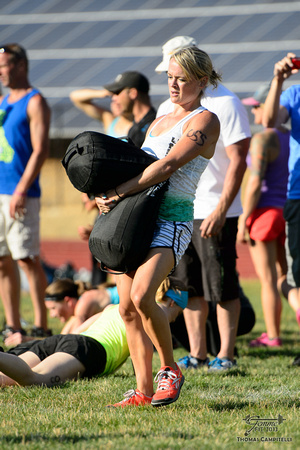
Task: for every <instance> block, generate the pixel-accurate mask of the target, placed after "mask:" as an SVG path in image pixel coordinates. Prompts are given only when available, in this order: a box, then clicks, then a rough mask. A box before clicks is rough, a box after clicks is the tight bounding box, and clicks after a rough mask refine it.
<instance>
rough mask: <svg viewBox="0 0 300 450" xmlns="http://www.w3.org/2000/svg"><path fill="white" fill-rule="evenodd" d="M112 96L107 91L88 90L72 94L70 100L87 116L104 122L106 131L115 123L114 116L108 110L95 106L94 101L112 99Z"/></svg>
mask: <svg viewBox="0 0 300 450" xmlns="http://www.w3.org/2000/svg"><path fill="white" fill-rule="evenodd" d="M111 95H112V94H111V93H110V92H109V91H107V90H106V89H89V88H86V89H78V90H76V91H73V92H71V94H70V100H71V101H72V102H73V103H74V105H75V106H76V108H78V109H80V110H81V111H83V112H84V113H85V114H86V115H87V116H89V117H91V118H92V119H96V120H100V122H103V126H104V128H105V130H106V129H107V128H108V126H109V125H110V123H111V122H112V121H113V119H114V116H113V114H112V112H111V111H109V110H108V109H106V108H102V107H101V106H99V105H95V104H94V103H93V100H94V99H97V98H98V99H99V98H106V97H111Z"/></svg>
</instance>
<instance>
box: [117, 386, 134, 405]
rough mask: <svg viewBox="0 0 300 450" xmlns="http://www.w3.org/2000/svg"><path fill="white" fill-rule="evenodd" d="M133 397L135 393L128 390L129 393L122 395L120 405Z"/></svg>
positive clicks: (132, 390)
mask: <svg viewBox="0 0 300 450" xmlns="http://www.w3.org/2000/svg"><path fill="white" fill-rule="evenodd" d="M135 395H136V391H135V390H134V389H129V391H127V392H125V394H123V396H124V400H122V401H121V402H120V403H125V402H127V400H129V399H130V398H132V397H134V396H135Z"/></svg>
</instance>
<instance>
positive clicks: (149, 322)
mask: <svg viewBox="0 0 300 450" xmlns="http://www.w3.org/2000/svg"><path fill="white" fill-rule="evenodd" d="M173 264H174V256H173V252H172V250H170V249H167V248H163V249H162V248H160V249H159V251H158V250H157V249H151V250H150V252H149V256H148V258H147V261H146V262H145V263H144V264H143V265H142V266H141V267H139V269H138V270H137V272H136V275H135V277H134V280H133V285H132V290H131V298H132V301H133V303H134V305H135V307H136V308H137V310H138V312H139V314H140V315H141V318H142V322H143V327H144V330H145V331H146V333H147V335H148V336H149V337H150V339H151V341H152V343H153V345H154V346H155V348H156V350H157V353H158V355H159V358H160V363H161V366H162V367H164V366H169V367H172V368H173V369H175V370H176V363H175V361H174V356H173V345H172V336H171V331H170V325H169V322H168V320H167V317H166V315H165V314H164V312H163V311H162V310H161V308H160V307H159V306H158V305H157V303H156V302H155V294H156V291H157V289H158V287H159V285H160V284H161V282H162V281H163V280H164V279H165V278H166V277H167V275H168V274H169V273H170V270H171V269H172V267H173Z"/></svg>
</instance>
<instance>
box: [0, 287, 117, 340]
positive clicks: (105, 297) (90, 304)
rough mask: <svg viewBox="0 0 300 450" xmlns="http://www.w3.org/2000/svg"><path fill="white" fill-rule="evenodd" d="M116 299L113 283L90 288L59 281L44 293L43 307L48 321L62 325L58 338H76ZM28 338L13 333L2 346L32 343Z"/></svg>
mask: <svg viewBox="0 0 300 450" xmlns="http://www.w3.org/2000/svg"><path fill="white" fill-rule="evenodd" d="M118 303H119V295H118V291H117V287H116V285H115V284H114V283H102V284H100V285H98V286H96V287H94V288H93V287H92V286H91V285H90V284H89V283H85V282H83V281H80V280H78V281H73V280H71V279H69V278H62V279H59V280H55V281H53V283H51V284H49V286H48V287H47V288H46V290H45V305H46V308H47V310H48V311H49V313H50V317H54V318H58V319H60V321H61V322H62V323H63V324H64V326H63V328H62V330H61V332H60V334H70V333H73V334H76V333H77V329H78V327H80V326H81V325H82V324H83V323H84V322H85V321H86V320H87V319H89V318H90V317H92V316H93V315H95V314H98V313H99V312H102V311H103V310H104V308H105V307H106V306H108V305H110V304H114V305H116V304H118ZM32 339H33V337H32V336H26V335H25V336H24V335H23V334H22V333H19V332H16V333H13V334H11V335H9V336H8V337H7V338H6V339H5V341H4V343H5V345H6V346H7V347H11V346H14V347H15V346H16V345H18V344H21V343H23V342H28V341H32Z"/></svg>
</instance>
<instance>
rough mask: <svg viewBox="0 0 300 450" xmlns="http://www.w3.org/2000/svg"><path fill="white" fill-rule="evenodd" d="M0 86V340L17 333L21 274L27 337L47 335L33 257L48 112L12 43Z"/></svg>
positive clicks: (3, 52) (1, 63)
mask: <svg viewBox="0 0 300 450" xmlns="http://www.w3.org/2000/svg"><path fill="white" fill-rule="evenodd" d="M0 81H1V84H2V86H3V87H4V88H8V94H7V95H6V96H5V97H4V98H2V99H1V100H0V297H1V299H2V302H3V306H4V311H5V316H6V329H5V331H4V334H5V335H8V334H10V333H14V332H16V331H21V332H23V330H22V328H21V323H20V314H19V305H20V277H19V271H18V265H19V267H20V268H22V269H23V271H24V272H25V274H26V276H27V279H28V282H29V289H30V296H31V299H32V303H33V307H34V316H35V321H34V325H35V326H34V329H33V332H32V335H35V336H37V335H39V336H46V335H47V313H46V307H45V303H44V291H45V288H46V285H47V282H46V277H45V274H44V272H43V269H42V266H41V262H40V258H39V209H40V195H41V192H40V186H39V173H40V170H41V167H42V165H43V163H44V161H45V159H46V158H47V156H48V152H49V141H48V132H49V124H50V109H49V107H48V105H47V103H46V101H45V99H44V98H43V97H42V96H41V95H40V93H39V92H38V91H37V90H36V89H34V88H33V87H32V86H31V85H30V83H29V81H28V59H27V55H26V52H25V50H24V49H23V48H22V47H20V46H19V45H18V44H7V45H4V46H3V47H0Z"/></svg>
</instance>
